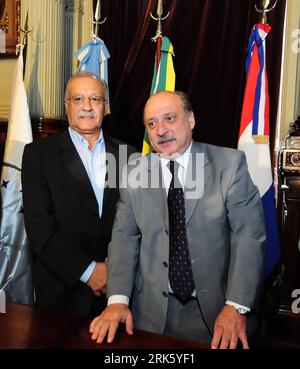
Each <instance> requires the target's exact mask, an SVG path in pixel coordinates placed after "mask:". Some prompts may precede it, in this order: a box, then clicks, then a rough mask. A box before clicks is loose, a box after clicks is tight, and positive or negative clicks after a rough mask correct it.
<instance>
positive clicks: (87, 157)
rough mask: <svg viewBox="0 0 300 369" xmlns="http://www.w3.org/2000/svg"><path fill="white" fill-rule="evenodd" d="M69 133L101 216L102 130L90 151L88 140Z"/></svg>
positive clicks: (84, 279) (90, 268)
mask: <svg viewBox="0 0 300 369" xmlns="http://www.w3.org/2000/svg"><path fill="white" fill-rule="evenodd" d="M69 133H70V137H71V140H72V142H73V144H74V146H75V148H76V150H77V152H78V155H79V156H80V159H81V161H82V164H83V165H84V168H85V170H86V173H87V175H88V177H89V180H90V182H91V185H92V187H93V190H94V194H95V196H96V199H97V203H98V212H99V217H100V218H101V216H102V208H103V194H104V188H105V174H106V150H105V142H104V137H103V133H102V130H101V131H100V135H99V138H98V140H97V141H95V143H94V148H93V150H92V151H91V150H90V149H89V143H88V141H87V140H86V139H85V138H84V137H83V136H81V134H79V133H78V132H76V131H75V130H74V129H72V128H70V127H69ZM95 265H96V262H95V261H93V262H92V263H91V264H90V265H89V266H88V268H87V269H86V270H85V272H84V273H83V274H82V276H81V277H80V280H81V281H82V282H84V283H86V282H87V281H88V279H89V278H90V276H91V274H92V272H93V270H94V268H95Z"/></svg>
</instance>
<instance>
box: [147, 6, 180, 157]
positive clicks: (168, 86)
mask: <svg viewBox="0 0 300 369" xmlns="http://www.w3.org/2000/svg"><path fill="white" fill-rule="evenodd" d="M156 13H157V16H156V17H155V16H154V15H153V14H152V13H151V12H150V16H151V18H152V19H154V20H155V21H157V28H156V35H155V36H154V37H152V38H151V40H152V41H153V42H156V54H155V64H154V72H153V77H152V84H151V91H150V95H153V94H154V93H155V92H158V91H174V89H175V71H174V65H173V61H172V56H173V55H174V52H173V46H172V44H171V42H170V40H169V39H168V38H167V37H163V36H162V22H163V21H164V20H165V19H167V18H168V16H169V14H170V12H168V13H167V15H166V16H164V15H163V14H164V10H163V3H162V0H158V3H157V10H156ZM151 151H152V148H151V144H150V141H149V138H148V134H147V130H145V133H144V140H143V148H142V154H143V155H148V154H149V153H150V152H151Z"/></svg>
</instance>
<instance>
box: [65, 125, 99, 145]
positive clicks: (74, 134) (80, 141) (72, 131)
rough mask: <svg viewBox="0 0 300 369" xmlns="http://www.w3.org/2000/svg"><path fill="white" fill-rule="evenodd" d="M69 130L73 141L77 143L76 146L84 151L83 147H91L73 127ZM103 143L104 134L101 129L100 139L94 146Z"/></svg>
mask: <svg viewBox="0 0 300 369" xmlns="http://www.w3.org/2000/svg"><path fill="white" fill-rule="evenodd" d="M68 129H69V133H70V136H71V138H72V140H73V141H74V142H75V143H76V145H78V147H80V149H82V148H83V147H89V143H88V141H87V140H86V139H85V138H84V137H83V136H82V135H81V134H80V133H78V132H77V131H75V129H73V128H71V127H69V128H68ZM102 143H103V132H102V129H100V134H99V137H98V138H97V140H96V141H95V143H94V145H97V144H102Z"/></svg>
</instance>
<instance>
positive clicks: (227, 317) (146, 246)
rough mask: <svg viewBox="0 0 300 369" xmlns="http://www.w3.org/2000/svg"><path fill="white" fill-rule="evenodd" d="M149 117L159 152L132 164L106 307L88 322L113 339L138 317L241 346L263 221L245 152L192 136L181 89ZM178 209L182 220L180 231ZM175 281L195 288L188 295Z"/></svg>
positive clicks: (152, 325) (157, 101)
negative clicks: (121, 327)
mask: <svg viewBox="0 0 300 369" xmlns="http://www.w3.org/2000/svg"><path fill="white" fill-rule="evenodd" d="M144 123H145V126H146V129H147V132H148V136H149V140H150V143H151V145H152V147H153V149H154V150H155V152H156V154H151V155H148V156H146V157H143V158H141V159H139V160H137V161H136V162H135V163H132V164H131V165H129V168H128V172H127V178H126V179H127V180H126V185H125V182H124V184H123V188H122V189H121V190H120V199H119V203H118V205H117V213H116V218H115V222H114V227H113V233H112V240H111V243H110V245H109V251H108V255H109V268H108V269H109V272H108V286H107V296H109V299H108V306H107V308H106V309H105V310H104V311H103V312H102V314H101V315H100V316H98V317H96V318H95V319H94V320H93V322H92V323H91V326H90V333H91V335H92V337H91V338H92V339H93V340H97V342H98V343H101V342H103V340H104V338H105V336H106V335H107V341H108V342H112V341H113V339H114V336H115V333H116V330H117V327H118V325H119V323H120V322H123V323H125V324H126V331H127V333H128V334H133V326H135V327H136V328H139V329H143V330H147V331H151V332H158V333H162V334H167V335H174V336H181V337H184V338H188V339H194V340H200V341H206V342H211V347H212V348H236V347H237V343H238V341H239V340H240V341H241V343H242V346H243V348H248V347H249V345H248V339H247V335H249V332H250V331H251V318H249V319H248V321H247V318H248V315H249V312H250V313H251V311H253V309H254V308H255V304H256V302H257V297H258V292H259V284H260V280H261V273H262V266H263V254H264V249H263V248H264V241H265V228H264V216H263V209H262V205H261V200H260V196H259V193H258V190H257V188H256V186H255V185H254V184H253V182H252V180H251V178H250V176H249V173H248V169H247V164H246V160H245V156H244V154H243V153H242V152H240V151H238V150H233V149H229V148H221V147H215V146H212V145H208V144H203V143H199V142H195V141H193V140H192V130H193V128H194V126H195V118H194V114H193V111H192V107H191V104H190V103H189V101H188V99H187V96H186V95H185V94H184V93H182V92H166V91H163V92H159V93H156V94H154V95H153V96H151V97H150V98H149V100H148V101H147V103H146V106H145V110H144ZM171 162H173V164H172V165H171ZM171 166H172V167H173V169H171ZM174 166H176V167H177V168H178V169H177V170H178V171H177V172H176V173H177V174H176V175H175V174H174ZM124 178H125V177H124ZM134 178H136V181H139V183H138V185H137V183H134V180H133V179H134ZM174 178H175V179H174ZM176 178H177V179H178V180H179V183H178V186H177V187H181V186H182V187H183V188H184V192H183V190H182V189H181V192H176V194H175V200H174V199H173V200H172V201H173V203H174V201H177V200H178V199H179V201H181V200H180V196H181V195H182V194H183V193H184V200H183V203H184V207H183V208H182V206H177V205H176V204H175V206H177V208H175V213H174V212H173V210H174V209H173V205H174V204H173V205H170V204H172V203H170V202H169V197H170V193H171V195H172V193H173V192H174V191H175V190H174V187H176V186H174V183H175V181H176ZM180 194H181V195H180ZM176 209H177V210H176ZM176 212H177V213H178V214H176ZM182 213H183V214H182ZM175 218H177V221H178V219H179V221H180V222H181V223H184V225H185V227H183V228H181V229H179V231H178V228H180V225H178V224H177V225H176V227H175V228H174V221H175V222H176V219H175ZM180 222H179V223H180ZM174 232H175V233H176V237H177V238H178V239H179V240H180V242H179V243H180V244H182V245H183V248H184V246H185V245H186V249H185V250H184V253H183V256H180V257H179V261H176V263H177V264H178V265H179V266H180V267H181V269H182V270H184V273H185V274H184V275H183V277H182V274H180V271H178V272H177V271H176V272H174V270H176V265H175V266H174V264H176V263H174V244H175V247H176V237H175V238H174V234H173V233H174ZM179 248H180V246H179ZM171 249H172V251H171ZM175 254H177V255H179V254H180V250H179V249H176V250H175ZM186 256H188V258H186ZM185 258H186V259H185ZM181 260H184V262H182V263H181ZM180 264H182V265H180ZM174 268H175V269H174ZM174 273H175V274H176V273H179V274H178V275H179V276H180V277H178V278H177V282H176V283H174V276H173V275H174ZM189 274H190V275H189ZM185 275H186V276H187V278H185ZM171 279H172V281H171ZM175 279H176V278H175ZM178 285H179V287H180V288H182V289H185V290H187V289H190V290H191V291H190V292H188V295H187V296H188V297H187V298H186V299H185V300H184V299H181V298H180V297H179V295H178V293H177V292H176V291H177V288H178Z"/></svg>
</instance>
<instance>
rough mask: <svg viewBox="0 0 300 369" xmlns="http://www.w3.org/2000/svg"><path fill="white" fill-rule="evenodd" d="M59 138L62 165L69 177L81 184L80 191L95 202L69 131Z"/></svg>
mask: <svg viewBox="0 0 300 369" xmlns="http://www.w3.org/2000/svg"><path fill="white" fill-rule="evenodd" d="M61 138H62V141H61V144H59V147H58V148H59V150H60V152H61V161H62V164H63V166H64V167H65V170H66V171H67V172H69V173H70V175H71V177H72V178H74V180H76V181H78V182H79V183H80V184H81V186H82V188H83V189H82V191H83V192H84V193H86V194H87V195H88V196H89V197H90V198H91V199H92V200H93V201H95V203H96V204H97V199H96V196H95V194H94V191H93V188H92V185H91V183H90V180H89V177H88V175H87V172H86V170H85V168H84V165H83V163H82V161H81V159H80V157H79V155H78V152H77V151H76V148H75V146H74V144H73V142H72V140H71V137H70V135H69V132H68V131H66V132H64V133H63V134H62V136H61Z"/></svg>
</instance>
